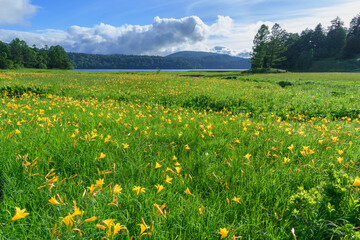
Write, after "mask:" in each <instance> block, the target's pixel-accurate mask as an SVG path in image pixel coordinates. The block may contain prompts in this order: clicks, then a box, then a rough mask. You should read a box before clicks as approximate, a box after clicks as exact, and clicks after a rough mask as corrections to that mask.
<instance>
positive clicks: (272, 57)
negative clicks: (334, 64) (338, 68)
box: [251, 14, 360, 71]
mask: <svg viewBox="0 0 360 240" xmlns="http://www.w3.org/2000/svg"><path fill="white" fill-rule="evenodd" d="M358 54H360V14H359V15H357V16H355V17H354V18H353V19H352V20H351V22H350V26H349V28H346V27H345V26H344V22H342V21H341V19H340V18H339V17H336V18H335V19H334V20H332V21H331V25H330V26H329V27H327V28H326V29H325V28H324V27H323V26H322V25H321V24H318V25H317V26H316V28H315V29H306V30H304V31H302V32H301V34H297V33H287V32H286V31H285V30H283V29H281V27H280V25H279V24H275V25H274V26H273V27H272V28H271V30H270V29H269V27H268V26H266V25H264V24H263V25H262V26H261V27H260V29H259V30H258V32H257V34H256V36H255V38H254V46H253V53H252V58H251V60H252V62H251V64H252V69H258V70H261V69H266V68H280V69H287V70H297V71H299V70H300V71H306V70H308V69H309V68H310V67H311V66H312V64H313V62H314V61H317V60H323V59H330V58H333V59H339V60H344V59H350V58H354V57H355V56H356V55H358Z"/></svg>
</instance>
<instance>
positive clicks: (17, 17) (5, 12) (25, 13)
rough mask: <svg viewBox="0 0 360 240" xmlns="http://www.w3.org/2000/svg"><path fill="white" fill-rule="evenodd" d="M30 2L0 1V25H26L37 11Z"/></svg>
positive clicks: (22, 0)
mask: <svg viewBox="0 0 360 240" xmlns="http://www.w3.org/2000/svg"><path fill="white" fill-rule="evenodd" d="M37 8H38V7H36V6H34V5H31V4H30V0H0V25H26V24H29V23H28V22H27V21H26V19H27V18H28V17H31V16H33V15H34V14H35V13H36V11H37Z"/></svg>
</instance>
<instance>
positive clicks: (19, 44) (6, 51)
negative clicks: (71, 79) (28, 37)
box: [0, 38, 73, 69]
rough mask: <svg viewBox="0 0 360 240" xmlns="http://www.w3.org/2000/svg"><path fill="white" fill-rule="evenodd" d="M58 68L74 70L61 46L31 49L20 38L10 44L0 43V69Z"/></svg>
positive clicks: (34, 47)
mask: <svg viewBox="0 0 360 240" xmlns="http://www.w3.org/2000/svg"><path fill="white" fill-rule="evenodd" d="M23 67H25V68H40V69H47V68H58V69H72V68H73V66H72V65H71V63H70V59H69V57H68V56H67V54H66V52H65V50H64V49H63V48H62V47H61V46H55V47H51V48H50V49H47V47H45V48H42V49H38V48H36V46H35V45H34V46H33V47H32V48H30V47H29V46H28V45H27V44H26V42H25V41H22V40H20V39H18V38H16V39H14V40H12V41H11V42H10V44H6V43H3V42H1V41H0V69H13V68H15V69H20V68H23Z"/></svg>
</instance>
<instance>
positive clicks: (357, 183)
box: [353, 178, 360, 187]
mask: <svg viewBox="0 0 360 240" xmlns="http://www.w3.org/2000/svg"><path fill="white" fill-rule="evenodd" d="M353 186H354V187H357V186H360V178H356V179H355V181H354V183H353Z"/></svg>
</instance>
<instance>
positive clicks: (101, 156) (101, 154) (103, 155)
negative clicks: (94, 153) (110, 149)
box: [98, 152, 106, 159]
mask: <svg viewBox="0 0 360 240" xmlns="http://www.w3.org/2000/svg"><path fill="white" fill-rule="evenodd" d="M105 157H106V155H105V154H104V153H103V152H102V153H100V156H99V157H98V159H103V158H105Z"/></svg>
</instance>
